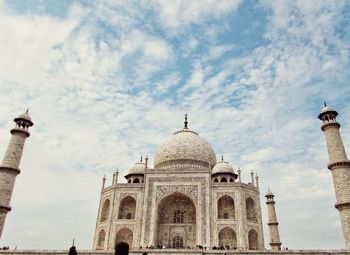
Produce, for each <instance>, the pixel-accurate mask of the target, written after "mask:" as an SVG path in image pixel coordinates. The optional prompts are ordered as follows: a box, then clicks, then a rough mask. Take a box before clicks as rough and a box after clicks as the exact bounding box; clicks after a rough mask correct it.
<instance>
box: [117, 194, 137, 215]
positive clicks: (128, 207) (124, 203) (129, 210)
mask: <svg viewBox="0 0 350 255" xmlns="http://www.w3.org/2000/svg"><path fill="white" fill-rule="evenodd" d="M135 213H136V200H135V199H134V198H133V197H131V196H127V197H124V198H123V199H122V200H121V201H120V204H119V213H118V219H135Z"/></svg>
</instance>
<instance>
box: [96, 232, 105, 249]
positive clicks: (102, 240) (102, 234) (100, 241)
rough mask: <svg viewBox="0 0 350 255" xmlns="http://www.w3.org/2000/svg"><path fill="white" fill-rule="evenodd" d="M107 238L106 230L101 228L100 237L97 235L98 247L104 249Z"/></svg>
mask: <svg viewBox="0 0 350 255" xmlns="http://www.w3.org/2000/svg"><path fill="white" fill-rule="evenodd" d="M105 240H106V232H105V231H104V230H103V229H102V230H100V232H99V233H98V237H97V249H99V250H100V249H103V247H104V245H105Z"/></svg>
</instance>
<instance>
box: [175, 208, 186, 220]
mask: <svg viewBox="0 0 350 255" xmlns="http://www.w3.org/2000/svg"><path fill="white" fill-rule="evenodd" d="M184 218H185V214H184V212H182V211H180V210H176V211H175V212H174V223H184Z"/></svg>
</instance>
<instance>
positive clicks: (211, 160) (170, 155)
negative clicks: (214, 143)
mask: <svg viewBox="0 0 350 255" xmlns="http://www.w3.org/2000/svg"><path fill="white" fill-rule="evenodd" d="M178 164H189V165H192V166H197V167H213V166H214V165H215V164H216V157H215V153H214V150H213V149H212V147H211V146H210V145H209V144H208V143H207V142H206V141H205V140H203V139H202V138H201V137H200V136H199V135H198V134H197V133H196V132H194V131H191V130H189V129H188V128H187V119H186V120H185V128H184V129H182V130H180V131H178V132H175V133H174V134H173V135H172V136H171V137H170V138H169V139H168V140H167V141H165V142H164V143H162V144H161V145H160V146H159V148H158V149H157V151H156V154H155V157H154V168H155V169H162V168H170V167H172V166H175V165H178Z"/></svg>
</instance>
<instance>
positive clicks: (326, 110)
mask: <svg viewBox="0 0 350 255" xmlns="http://www.w3.org/2000/svg"><path fill="white" fill-rule="evenodd" d="M326 114H333V115H334V116H337V115H338V113H337V112H336V111H334V110H333V108H332V107H330V106H328V105H327V104H326V103H325V104H324V107H323V108H322V109H321V112H320V114H319V115H318V118H319V119H320V120H322V117H323V116H324V115H326Z"/></svg>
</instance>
